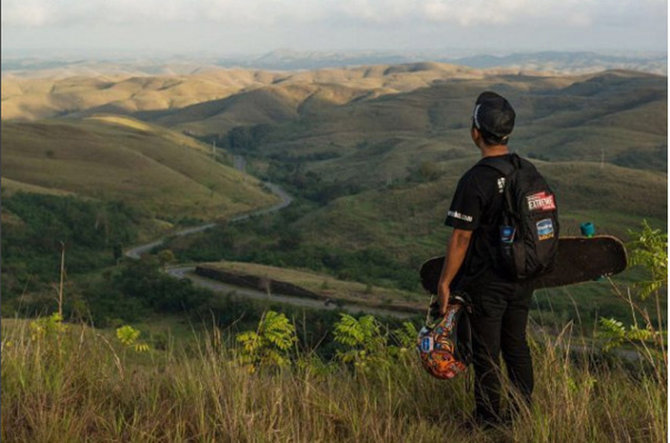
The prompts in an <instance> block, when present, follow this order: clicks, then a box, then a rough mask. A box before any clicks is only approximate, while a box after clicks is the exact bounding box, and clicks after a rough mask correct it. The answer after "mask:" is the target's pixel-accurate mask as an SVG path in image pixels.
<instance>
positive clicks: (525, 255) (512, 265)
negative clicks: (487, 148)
mask: <svg viewBox="0 0 670 443" xmlns="http://www.w3.org/2000/svg"><path fill="white" fill-rule="evenodd" d="M501 160H502V159H497V158H495V157H491V158H490V160H489V161H486V162H484V163H482V164H484V165H486V166H489V167H491V168H493V169H495V170H497V171H498V172H500V173H501V174H503V175H504V176H505V184H504V191H503V193H504V196H503V198H504V200H503V214H502V223H501V226H500V236H499V241H498V245H497V248H496V249H497V251H495V252H497V253H494V254H493V256H494V263H496V267H497V268H498V269H500V270H502V271H503V272H504V273H505V274H506V275H507V276H508V277H510V278H511V279H512V280H517V281H521V280H528V279H532V278H535V277H539V276H541V275H544V274H547V273H549V272H551V270H552V269H553V267H554V264H555V262H556V256H557V253H558V232H559V224H558V209H557V206H556V198H555V196H554V193H553V192H552V190H551V188H550V187H549V185H548V184H547V182H546V180H545V179H544V177H542V175H541V174H540V173H539V172H538V171H537V169H535V166H533V164H532V163H530V162H529V161H527V160H523V159H521V158H520V157H519V156H518V155H516V154H512V155H511V163H510V162H507V161H501Z"/></svg>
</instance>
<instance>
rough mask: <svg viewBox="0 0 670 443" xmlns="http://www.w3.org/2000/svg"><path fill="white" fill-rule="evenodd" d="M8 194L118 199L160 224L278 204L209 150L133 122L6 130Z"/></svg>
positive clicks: (97, 120)
mask: <svg viewBox="0 0 670 443" xmlns="http://www.w3.org/2000/svg"><path fill="white" fill-rule="evenodd" d="M2 147H3V156H2V170H3V183H2V184H3V192H10V193H11V192H15V191H31V192H35V191H37V192H42V190H44V191H46V192H52V193H53V192H57V193H73V194H76V195H78V196H80V197H86V198H95V199H103V200H120V201H124V202H126V203H128V204H130V205H131V206H134V207H136V208H139V209H143V210H146V211H148V213H149V214H151V215H153V216H154V217H156V218H162V219H167V220H170V219H171V220H175V219H176V218H182V217H186V216H188V217H191V218H202V219H205V218H208V219H211V218H225V217H228V216H230V215H232V214H234V213H239V212H244V211H249V210H252V209H254V208H257V207H261V206H267V205H270V204H272V203H273V202H275V200H276V197H274V196H273V195H272V194H270V193H269V192H268V191H266V190H264V189H263V188H262V185H261V183H260V182H259V181H258V180H257V179H255V178H253V177H250V176H247V175H245V174H243V173H240V172H238V171H236V170H234V169H233V168H231V167H229V166H226V165H224V164H222V163H220V162H217V161H215V160H214V159H213V158H212V157H211V154H210V153H209V150H210V148H209V147H207V146H204V145H202V144H200V143H198V142H196V141H194V140H193V139H191V138H189V137H186V136H184V135H181V134H178V133H175V132H172V131H169V130H166V129H164V128H160V127H157V126H154V125H150V124H146V123H143V122H140V121H137V120H134V119H131V118H126V117H118V116H99V117H93V118H87V119H84V120H48V121H38V122H30V123H27V122H24V123H17V122H3V123H2Z"/></svg>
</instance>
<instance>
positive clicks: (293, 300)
mask: <svg viewBox="0 0 670 443" xmlns="http://www.w3.org/2000/svg"><path fill="white" fill-rule="evenodd" d="M194 271H195V267H194V266H174V267H170V268H168V269H166V272H167V273H168V274H170V275H171V276H173V277H176V278H179V279H184V278H188V279H190V280H191V281H192V282H193V284H194V285H196V286H200V287H202V288H207V289H209V290H211V291H213V292H216V293H219V294H230V295H231V296H236V297H240V298H245V299H254V300H264V301H268V300H269V301H278V302H282V303H289V304H292V305H297V306H305V307H308V308H315V309H342V310H344V311H347V312H351V313H354V314H355V313H358V312H366V313H369V314H374V315H377V316H384V317H396V318H409V317H412V316H414V315H416V314H415V313H411V312H401V311H391V310H387V309H381V308H373V307H368V306H361V305H356V304H344V305H340V306H336V305H335V304H334V303H328V304H326V303H325V302H324V301H323V300H314V299H311V298H306V297H296V296H293V295H285V294H276V293H271V294H268V293H267V292H263V291H260V290H257V289H252V288H245V287H241V286H234V285H230V284H227V283H224V282H221V281H219V280H214V279H211V278H206V277H202V276H200V275H197V274H196V273H195V272H194Z"/></svg>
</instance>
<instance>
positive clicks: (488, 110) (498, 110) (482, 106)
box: [472, 91, 516, 139]
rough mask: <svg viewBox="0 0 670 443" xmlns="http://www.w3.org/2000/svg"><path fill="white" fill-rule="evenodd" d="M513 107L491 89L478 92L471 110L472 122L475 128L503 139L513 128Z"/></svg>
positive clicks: (514, 115)
mask: <svg viewBox="0 0 670 443" xmlns="http://www.w3.org/2000/svg"><path fill="white" fill-rule="evenodd" d="M515 117H516V113H515V112H514V108H512V105H510V104H509V102H508V101H507V100H506V99H505V97H503V96H501V95H499V94H496V93H495V92H492V91H485V92H482V93H481V94H479V97H477V101H476V102H475V109H474V110H473V111H472V122H473V124H474V125H475V127H476V128H477V129H479V130H480V131H483V132H487V133H489V134H491V135H494V136H496V137H499V138H501V139H504V138H505V137H507V136H508V135H510V134H511V133H512V130H513V129H514V118H515Z"/></svg>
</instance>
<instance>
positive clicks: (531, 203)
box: [526, 191, 556, 211]
mask: <svg viewBox="0 0 670 443" xmlns="http://www.w3.org/2000/svg"><path fill="white" fill-rule="evenodd" d="M526 200H527V201H528V210H529V211H553V210H555V209H556V202H555V201H554V195H553V194H550V193H548V192H545V191H542V192H538V193H537V194H532V195H528V196H526Z"/></svg>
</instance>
